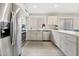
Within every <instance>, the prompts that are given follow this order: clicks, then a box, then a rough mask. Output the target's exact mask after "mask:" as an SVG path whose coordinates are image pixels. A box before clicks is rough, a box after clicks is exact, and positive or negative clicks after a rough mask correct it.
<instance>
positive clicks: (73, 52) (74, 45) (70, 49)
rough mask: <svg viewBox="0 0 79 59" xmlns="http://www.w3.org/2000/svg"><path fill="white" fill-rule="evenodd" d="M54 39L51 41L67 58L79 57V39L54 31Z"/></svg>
mask: <svg viewBox="0 0 79 59" xmlns="http://www.w3.org/2000/svg"><path fill="white" fill-rule="evenodd" d="M52 35H53V38H52V39H51V40H52V41H53V42H54V43H55V45H56V46H57V47H58V48H59V49H60V50H61V51H62V52H63V53H64V54H65V55H67V56H77V55H78V52H79V51H78V50H79V49H78V37H77V36H74V35H71V34H67V33H63V32H58V31H53V32H52Z"/></svg>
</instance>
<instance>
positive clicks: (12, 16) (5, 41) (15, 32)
mask: <svg viewBox="0 0 79 59" xmlns="http://www.w3.org/2000/svg"><path fill="white" fill-rule="evenodd" d="M2 5H3V6H2V8H3V9H2V10H3V11H2V15H1V17H0V55H1V56H20V55H21V21H20V18H19V17H20V16H19V13H20V8H19V7H18V6H16V5H14V4H11V3H4V4H2ZM0 7H1V6H0Z"/></svg>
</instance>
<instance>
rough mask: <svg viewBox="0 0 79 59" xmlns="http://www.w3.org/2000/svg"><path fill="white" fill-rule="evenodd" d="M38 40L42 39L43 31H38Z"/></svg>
mask: <svg viewBox="0 0 79 59" xmlns="http://www.w3.org/2000/svg"><path fill="white" fill-rule="evenodd" d="M37 40H42V31H37Z"/></svg>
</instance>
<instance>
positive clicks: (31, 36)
mask: <svg viewBox="0 0 79 59" xmlns="http://www.w3.org/2000/svg"><path fill="white" fill-rule="evenodd" d="M30 40H37V31H31V32H30Z"/></svg>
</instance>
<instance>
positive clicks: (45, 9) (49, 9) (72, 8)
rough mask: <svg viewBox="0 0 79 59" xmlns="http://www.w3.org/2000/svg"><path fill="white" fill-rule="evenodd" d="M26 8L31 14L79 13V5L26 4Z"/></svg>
mask: <svg viewBox="0 0 79 59" xmlns="http://www.w3.org/2000/svg"><path fill="white" fill-rule="evenodd" d="M34 5H36V6H35V7H36V8H34ZM54 5H57V7H56V8H55V7H54ZM24 6H25V8H26V9H27V10H28V12H29V13H79V4H77V3H25V4H24Z"/></svg>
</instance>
